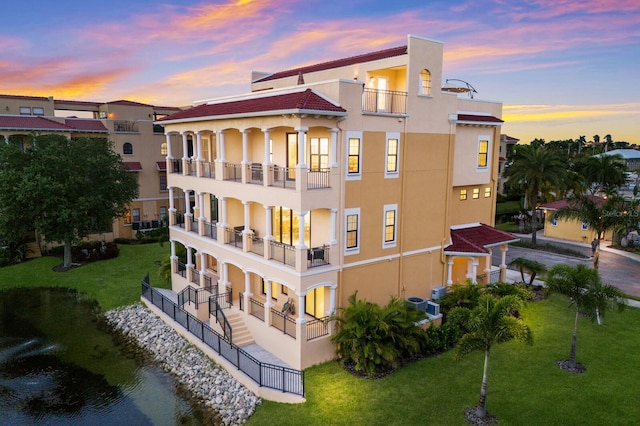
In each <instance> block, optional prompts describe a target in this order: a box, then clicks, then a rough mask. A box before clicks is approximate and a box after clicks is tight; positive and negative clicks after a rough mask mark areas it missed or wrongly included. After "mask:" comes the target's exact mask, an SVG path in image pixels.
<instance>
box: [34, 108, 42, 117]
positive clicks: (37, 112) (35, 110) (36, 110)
mask: <svg viewBox="0 0 640 426" xmlns="http://www.w3.org/2000/svg"><path fill="white" fill-rule="evenodd" d="M33 115H44V108H41V107H33Z"/></svg>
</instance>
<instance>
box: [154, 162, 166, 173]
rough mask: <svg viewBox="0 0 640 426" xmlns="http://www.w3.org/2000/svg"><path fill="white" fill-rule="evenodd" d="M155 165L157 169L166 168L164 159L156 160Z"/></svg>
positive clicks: (163, 169)
mask: <svg viewBox="0 0 640 426" xmlns="http://www.w3.org/2000/svg"><path fill="white" fill-rule="evenodd" d="M156 167H157V168H158V170H159V171H161V172H164V171H165V170H167V162H166V161H157V162H156Z"/></svg>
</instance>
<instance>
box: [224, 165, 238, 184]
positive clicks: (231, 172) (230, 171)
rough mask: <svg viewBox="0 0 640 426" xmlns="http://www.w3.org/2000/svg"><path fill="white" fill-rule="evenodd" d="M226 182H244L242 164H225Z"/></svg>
mask: <svg viewBox="0 0 640 426" xmlns="http://www.w3.org/2000/svg"><path fill="white" fill-rule="evenodd" d="M224 180H230V181H234V182H242V164H236V163H224Z"/></svg>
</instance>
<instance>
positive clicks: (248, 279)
mask: <svg viewBox="0 0 640 426" xmlns="http://www.w3.org/2000/svg"><path fill="white" fill-rule="evenodd" d="M249 293H251V273H250V272H248V271H247V272H245V273H244V294H249Z"/></svg>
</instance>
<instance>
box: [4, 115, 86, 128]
mask: <svg viewBox="0 0 640 426" xmlns="http://www.w3.org/2000/svg"><path fill="white" fill-rule="evenodd" d="M0 129H3V130H47V131H62V132H70V131H73V130H74V129H73V128H72V127H69V126H67V125H66V124H64V123H60V122H58V121H54V120H49V119H48V118H44V117H39V116H33V115H0Z"/></svg>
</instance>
